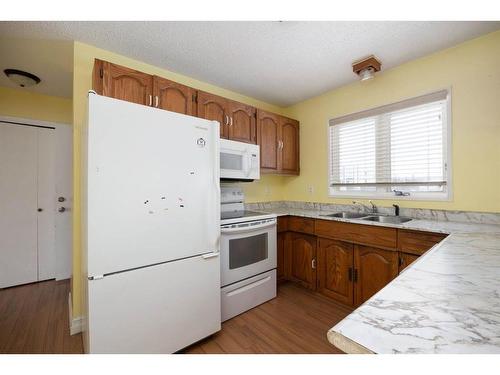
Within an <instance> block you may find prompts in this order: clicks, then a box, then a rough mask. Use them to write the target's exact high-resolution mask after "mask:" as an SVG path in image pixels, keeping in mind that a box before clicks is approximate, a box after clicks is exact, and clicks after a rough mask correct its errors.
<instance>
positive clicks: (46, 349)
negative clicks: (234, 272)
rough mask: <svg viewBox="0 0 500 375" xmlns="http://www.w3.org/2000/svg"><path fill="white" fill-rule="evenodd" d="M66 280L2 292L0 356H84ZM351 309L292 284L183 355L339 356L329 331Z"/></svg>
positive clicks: (225, 324) (229, 322)
mask: <svg viewBox="0 0 500 375" xmlns="http://www.w3.org/2000/svg"><path fill="white" fill-rule="evenodd" d="M68 293H69V280H63V281H45V282H41V283H34V284H28V285H23V286H18V287H14V288H7V289H3V290H0V353H82V352H83V345H82V336H81V334H78V335H73V336H70V334H69V321H68V319H69V318H68ZM351 311H352V309H350V308H348V307H346V306H344V305H340V304H338V303H336V302H334V301H332V300H330V299H329V298H326V297H324V296H322V295H320V294H318V293H315V292H312V291H310V290H307V289H305V288H302V287H300V286H298V285H296V284H293V283H284V284H280V285H279V287H278V297H276V298H275V299H273V300H271V301H269V302H266V303H264V304H262V305H260V306H258V307H256V308H254V309H252V310H250V311H247V312H245V313H243V314H241V315H239V316H237V317H235V318H233V319H231V320H229V321H227V322H225V323H223V324H222V330H221V331H220V332H218V333H216V334H214V335H212V336H210V337H208V338H206V339H204V340H202V341H200V342H198V343H196V344H194V345H191V346H190V347H188V348H186V349H184V350H183V351H182V353H188V354H202V353H340V351H339V350H338V349H336V348H335V347H333V346H332V345H331V344H330V343H329V342H328V341H327V339H326V332H327V331H328V329H329V328H331V327H332V326H333V325H335V324H336V323H337V322H339V321H340V320H341V319H343V318H344V317H345V316H346V315H348V314H349V313H350V312H351Z"/></svg>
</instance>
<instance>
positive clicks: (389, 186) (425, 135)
mask: <svg viewBox="0 0 500 375" xmlns="http://www.w3.org/2000/svg"><path fill="white" fill-rule="evenodd" d="M447 97H448V93H447V91H440V92H437V93H433V94H430V95H426V96H422V97H418V98H414V99H410V100H406V101H404V102H399V103H395V104H391V105H388V106H384V107H379V108H375V109H372V110H369V111H364V112H360V113H357V114H353V115H349V116H344V117H342V118H338V119H334V120H331V121H330V134H329V136H330V193H331V194H332V195H336V193H337V194H338V195H349V194H352V195H363V194H364V195H367V196H372V195H382V196H383V195H388V196H394V194H404V195H405V196H415V195H427V196H429V195H431V194H434V195H435V196H436V197H438V198H442V196H443V194H446V193H447V184H448V172H447V160H446V159H447V157H446V155H447V140H448V138H449V136H448V134H447V129H448V126H447V117H448V116H447V110H448V108H447V106H448V100H447ZM424 193H430V194H424ZM439 194H441V196H440V195H439Z"/></svg>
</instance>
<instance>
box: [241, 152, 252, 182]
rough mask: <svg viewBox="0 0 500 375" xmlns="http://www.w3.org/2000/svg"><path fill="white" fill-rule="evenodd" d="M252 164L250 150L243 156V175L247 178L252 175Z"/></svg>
mask: <svg viewBox="0 0 500 375" xmlns="http://www.w3.org/2000/svg"><path fill="white" fill-rule="evenodd" d="M250 163H251V162H250V153H249V152H248V150H245V153H244V154H243V173H244V174H245V177H248V176H249V175H250Z"/></svg>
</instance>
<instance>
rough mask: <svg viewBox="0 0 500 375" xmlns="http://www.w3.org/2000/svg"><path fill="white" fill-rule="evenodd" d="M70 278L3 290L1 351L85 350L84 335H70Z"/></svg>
mask: <svg viewBox="0 0 500 375" xmlns="http://www.w3.org/2000/svg"><path fill="white" fill-rule="evenodd" d="M68 294H69V280H62V281H55V280H50V281H43V282H39V283H33V284H27V285H21V286H17V287H12V288H7V289H1V290H0V353H11V354H14V353H34V354H39V353H54V354H55V353H59V354H64V353H82V352H83V344H82V335H81V334H78V335H74V336H70V334H69V312H68Z"/></svg>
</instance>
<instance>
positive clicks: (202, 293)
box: [84, 256, 221, 353]
mask: <svg viewBox="0 0 500 375" xmlns="http://www.w3.org/2000/svg"><path fill="white" fill-rule="evenodd" d="M219 273H220V267H219V258H218V257H207V258H204V257H202V256H199V257H194V258H189V259H183V260H179V261H174V262H169V263H164V264H160V265H156V266H151V267H145V268H141V269H138V270H133V271H127V272H122V273H118V274H114V275H110V276H106V277H104V278H103V279H100V280H90V281H88V293H89V306H88V307H89V315H88V322H87V323H88V328H87V329H88V332H87V333H88V340H89V342H87V343H86V344H88V345H85V347H86V350H88V351H89V352H90V353H173V352H175V351H178V350H180V349H182V348H184V347H186V346H188V345H190V344H192V343H194V342H196V341H198V340H200V339H202V338H204V337H206V336H208V335H210V334H212V333H214V332H217V331H219V330H220V327H221V325H220V319H221V316H220V275H219ZM85 336H87V335H84V337H85Z"/></svg>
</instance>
